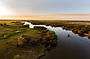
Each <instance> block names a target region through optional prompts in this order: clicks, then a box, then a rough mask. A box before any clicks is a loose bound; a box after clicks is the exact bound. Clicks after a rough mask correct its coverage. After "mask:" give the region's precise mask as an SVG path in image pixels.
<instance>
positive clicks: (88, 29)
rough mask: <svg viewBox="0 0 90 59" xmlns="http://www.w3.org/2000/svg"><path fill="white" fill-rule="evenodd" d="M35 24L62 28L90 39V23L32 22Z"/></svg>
mask: <svg viewBox="0 0 90 59" xmlns="http://www.w3.org/2000/svg"><path fill="white" fill-rule="evenodd" d="M32 23H33V24H44V25H47V26H52V27H62V28H63V29H65V30H70V31H72V32H74V33H75V34H78V35H80V36H83V37H84V36H87V37H88V38H89V39H90V21H37V22H36V21H32Z"/></svg>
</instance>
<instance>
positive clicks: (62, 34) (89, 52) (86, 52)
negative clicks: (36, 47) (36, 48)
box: [34, 25, 90, 59]
mask: <svg viewBox="0 0 90 59" xmlns="http://www.w3.org/2000/svg"><path fill="white" fill-rule="evenodd" d="M34 26H35V25H34ZM38 26H39V25H38ZM40 26H42V25H40ZM44 26H45V25H44ZM45 27H46V28H47V29H49V30H51V31H54V32H55V33H56V35H57V37H58V39H57V47H56V48H55V49H53V50H51V51H49V52H48V53H46V56H44V57H42V58H41V59H90V39H88V37H80V36H79V35H77V34H74V33H73V32H72V31H68V30H64V29H62V28H60V27H51V26H45ZM67 34H69V35H70V37H68V36H67Z"/></svg>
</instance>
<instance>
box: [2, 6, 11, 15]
mask: <svg viewBox="0 0 90 59" xmlns="http://www.w3.org/2000/svg"><path fill="white" fill-rule="evenodd" d="M11 14H12V12H11V11H10V10H9V9H8V8H5V7H3V6H0V16H4V15H11Z"/></svg>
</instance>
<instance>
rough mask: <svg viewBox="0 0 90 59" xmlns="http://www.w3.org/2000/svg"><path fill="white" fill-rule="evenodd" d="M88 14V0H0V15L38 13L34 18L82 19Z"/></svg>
mask: <svg viewBox="0 0 90 59" xmlns="http://www.w3.org/2000/svg"><path fill="white" fill-rule="evenodd" d="M67 14H68V15H69V16H68V15H67ZM72 14H74V16H72ZM77 14H79V16H78V15H77ZM88 14H90V0H0V16H6V15H8V16H31V15H35V16H36V15H39V16H36V17H35V16H34V18H41V19H43V18H46V19H47V18H48V17H49V18H50V19H52V18H53V17H54V18H58V19H59V18H60V17H62V18H65V17H66V18H72V17H73V18H77V17H79V19H82V18H83V17H82V15H84V17H85V19H86V18H89V16H90V15H88ZM41 15H42V16H41ZM46 15H47V16H46ZM87 15H88V16H87ZM40 16H41V17H40ZM59 16H60V17H59ZM63 16H64V17H63ZM42 17H43V18H42ZM89 19H90V18H89Z"/></svg>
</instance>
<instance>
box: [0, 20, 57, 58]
mask: <svg viewBox="0 0 90 59" xmlns="http://www.w3.org/2000/svg"><path fill="white" fill-rule="evenodd" d="M56 40H57V37H56V35H55V33H54V32H52V31H49V30H47V29H41V28H35V29H30V28H29V27H28V25H25V26H24V25H23V23H22V22H21V21H0V58H1V59H37V57H39V56H41V55H43V54H44V50H50V49H52V48H54V47H56V44H57V43H56Z"/></svg>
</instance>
